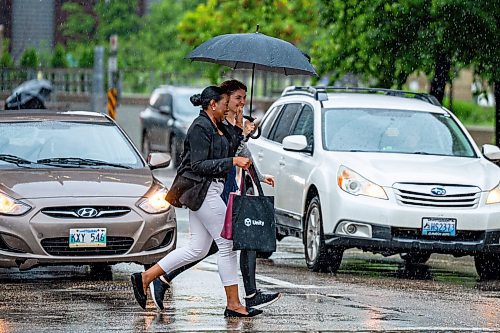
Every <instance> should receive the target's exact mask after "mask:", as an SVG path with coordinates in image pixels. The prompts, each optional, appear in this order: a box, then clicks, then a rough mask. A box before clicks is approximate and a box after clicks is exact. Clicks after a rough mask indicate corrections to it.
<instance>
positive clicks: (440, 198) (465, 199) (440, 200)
mask: <svg viewBox="0 0 500 333" xmlns="http://www.w3.org/2000/svg"><path fill="white" fill-rule="evenodd" d="M393 188H394V193H395V195H396V200H397V201H398V203H399V204H401V205H405V206H420V207H439V208H457V209H460V208H476V207H477V205H478V203H479V198H480V196H481V190H480V189H479V188H478V187H475V186H460V185H458V186H457V185H435V184H402V183H398V184H395V185H394V186H393ZM435 188H440V189H444V190H445V191H446V194H444V195H434V194H432V192H431V190H432V189H435Z"/></svg>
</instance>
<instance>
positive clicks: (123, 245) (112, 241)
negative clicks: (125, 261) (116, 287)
mask: <svg viewBox="0 0 500 333" xmlns="http://www.w3.org/2000/svg"><path fill="white" fill-rule="evenodd" d="M133 243H134V239H133V238H129V237H112V236H108V237H107V239H106V247H71V248H70V247H69V239H68V237H57V238H46V239H43V240H42V246H43V249H44V250H45V251H46V252H47V253H48V254H50V255H53V256H80V257H82V256H109V255H115V254H124V253H126V252H127V251H128V250H129V249H130V247H131V246H132V244H133Z"/></svg>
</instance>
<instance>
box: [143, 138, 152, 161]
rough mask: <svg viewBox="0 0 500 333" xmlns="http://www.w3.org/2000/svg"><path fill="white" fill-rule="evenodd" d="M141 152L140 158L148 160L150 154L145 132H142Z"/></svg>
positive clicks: (149, 145)
mask: <svg viewBox="0 0 500 333" xmlns="http://www.w3.org/2000/svg"><path fill="white" fill-rule="evenodd" d="M141 151H142V156H144V158H148V155H149V153H150V152H151V144H150V143H149V138H148V135H147V132H144V133H143V134H142V147H141Z"/></svg>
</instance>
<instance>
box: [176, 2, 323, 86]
mask: <svg viewBox="0 0 500 333" xmlns="http://www.w3.org/2000/svg"><path fill="white" fill-rule="evenodd" d="M316 18H317V11H316V0H296V1H288V0H234V1H216V0H208V1H206V2H205V3H201V4H199V5H198V6H197V7H196V9H195V10H194V11H191V12H187V13H185V15H184V16H183V18H182V20H181V22H180V23H179V25H178V31H179V38H180V39H181V41H183V42H184V43H186V44H188V45H190V46H191V47H194V46H197V45H199V44H201V43H202V42H204V41H206V40H208V39H210V38H212V37H214V36H217V35H220V34H226V33H251V32H255V30H256V27H257V25H259V26H260V29H259V32H261V33H264V34H267V35H270V36H273V37H276V38H281V39H284V40H286V41H289V42H291V43H293V44H295V45H297V46H299V47H300V46H304V51H306V52H307V53H308V48H307V47H308V46H309V45H310V44H311V40H312V34H313V33H315V32H316V29H315V27H316V21H315V20H316ZM204 67H205V68H207V67H206V65H205V66H204ZM212 68H215V69H214V71H215V74H216V75H215V78H217V76H218V75H217V72H218V67H217V66H212ZM212 75H214V72H212Z"/></svg>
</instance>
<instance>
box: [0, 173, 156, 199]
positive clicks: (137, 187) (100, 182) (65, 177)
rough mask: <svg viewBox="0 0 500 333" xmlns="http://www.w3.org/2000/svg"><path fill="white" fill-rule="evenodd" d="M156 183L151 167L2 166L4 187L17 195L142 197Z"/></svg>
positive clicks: (30, 197)
mask: <svg viewBox="0 0 500 333" xmlns="http://www.w3.org/2000/svg"><path fill="white" fill-rule="evenodd" d="M152 183H153V176H152V174H151V171H150V170H149V169H147V168H142V169H131V170H120V171H117V170H116V169H109V170H108V169H64V170H61V169H56V170H53V169H44V170H40V169H25V170H19V169H16V170H2V173H1V177H0V190H1V191H3V192H5V193H7V194H9V195H11V196H13V197H15V198H17V199H36V198H56V197H82V196H89V197H105V196H118V197H141V196H143V195H144V194H145V193H146V192H147V191H148V189H149V188H150V187H151V185H152Z"/></svg>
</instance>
